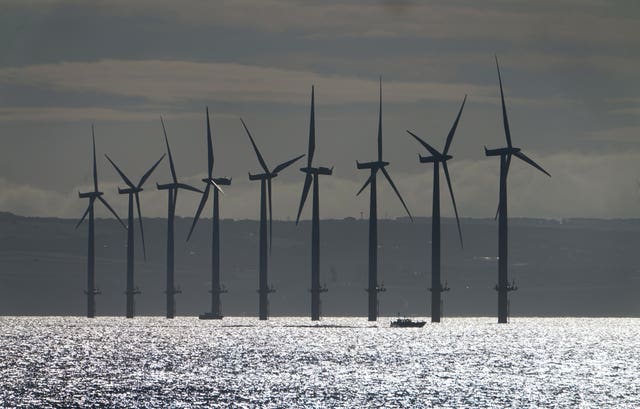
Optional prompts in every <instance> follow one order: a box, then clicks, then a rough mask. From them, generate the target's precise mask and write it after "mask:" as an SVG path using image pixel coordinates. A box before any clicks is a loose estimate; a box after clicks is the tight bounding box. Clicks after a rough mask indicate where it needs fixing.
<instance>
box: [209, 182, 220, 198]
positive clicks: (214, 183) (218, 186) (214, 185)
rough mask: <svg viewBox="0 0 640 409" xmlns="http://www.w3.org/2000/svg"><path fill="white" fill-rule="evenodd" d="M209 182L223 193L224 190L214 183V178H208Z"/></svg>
mask: <svg viewBox="0 0 640 409" xmlns="http://www.w3.org/2000/svg"><path fill="white" fill-rule="evenodd" d="M209 183H211V184H212V185H213V187H215V188H216V189H217V190H218V192H220V193H222V194H223V195H224V190H222V188H221V187H220V186H219V185H218V184H217V183H216V181H215V180H213V179H209Z"/></svg>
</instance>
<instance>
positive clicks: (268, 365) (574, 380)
mask: <svg viewBox="0 0 640 409" xmlns="http://www.w3.org/2000/svg"><path fill="white" fill-rule="evenodd" d="M392 319H393V318H390V317H386V318H381V319H379V320H378V321H377V322H373V323H372V322H368V321H367V320H366V318H361V317H357V318H324V319H322V320H321V321H319V322H312V321H310V320H309V318H308V317H277V318H272V319H270V320H269V321H258V320H257V319H256V318H246V317H228V318H227V317H225V318H224V319H223V320H220V321H214V320H211V321H205V320H198V319H197V318H192V317H180V318H175V319H172V320H168V319H165V318H160V317H139V318H135V319H129V320H127V319H125V318H120V317H100V318H95V319H87V318H81V317H0V406H1V407H7V408H13V407H17V408H67V407H82V408H92V407H95V408H98V407H109V408H110V407H114V408H192V407H238V408H254V407H264V408H307V407H309V408H321V407H328V408H361V407H390V408H405V407H406V408H430V407H442V408H458V407H460V408H508V407H514V408H529V407H542V408H548V407H566V408H580V407H584V408H602V407H610V408H639V407H640V348H639V347H638V344H639V342H640V319H635V318H633V319H632V318H517V317H514V318H512V319H511V322H510V323H509V324H497V323H496V318H495V317H478V318H444V319H443V322H441V323H439V324H431V323H430V322H427V324H426V325H425V326H424V327H422V328H391V327H390V321H391V320H392ZM425 320H427V319H426V318H425Z"/></svg>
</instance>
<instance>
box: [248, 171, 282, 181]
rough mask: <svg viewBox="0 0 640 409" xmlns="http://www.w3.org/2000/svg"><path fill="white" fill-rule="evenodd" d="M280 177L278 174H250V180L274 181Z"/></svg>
mask: <svg viewBox="0 0 640 409" xmlns="http://www.w3.org/2000/svg"><path fill="white" fill-rule="evenodd" d="M276 176H278V174H277V173H275V174H274V173H259V174H255V175H252V174H251V173H249V180H267V179H273V178H274V177H276Z"/></svg>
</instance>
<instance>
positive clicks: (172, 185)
mask: <svg viewBox="0 0 640 409" xmlns="http://www.w3.org/2000/svg"><path fill="white" fill-rule="evenodd" d="M156 187H157V188H158V190H168V189H174V190H178V189H185V190H190V191H192V192H198V193H202V190H200V189H198V188H196V187H193V186H190V185H187V184H186V183H167V184H164V185H161V184H160V183H156Z"/></svg>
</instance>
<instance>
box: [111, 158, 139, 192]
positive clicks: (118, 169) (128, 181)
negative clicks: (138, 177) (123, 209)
mask: <svg viewBox="0 0 640 409" xmlns="http://www.w3.org/2000/svg"><path fill="white" fill-rule="evenodd" d="M104 156H105V157H106V158H107V160H108V161H109V162H111V164H112V165H113V167H114V168H115V169H116V172H118V174H119V175H120V177H121V178H122V180H124V183H126V184H127V186H129V187H131V188H133V187H135V186H134V185H133V183H131V181H130V180H129V178H128V177H127V176H125V174H124V173H123V172H122V171H121V170H120V168H118V166H116V164H115V163H114V162H113V161H112V160H111V158H110V157H109V155H107V154H106V153H105V154H104Z"/></svg>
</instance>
